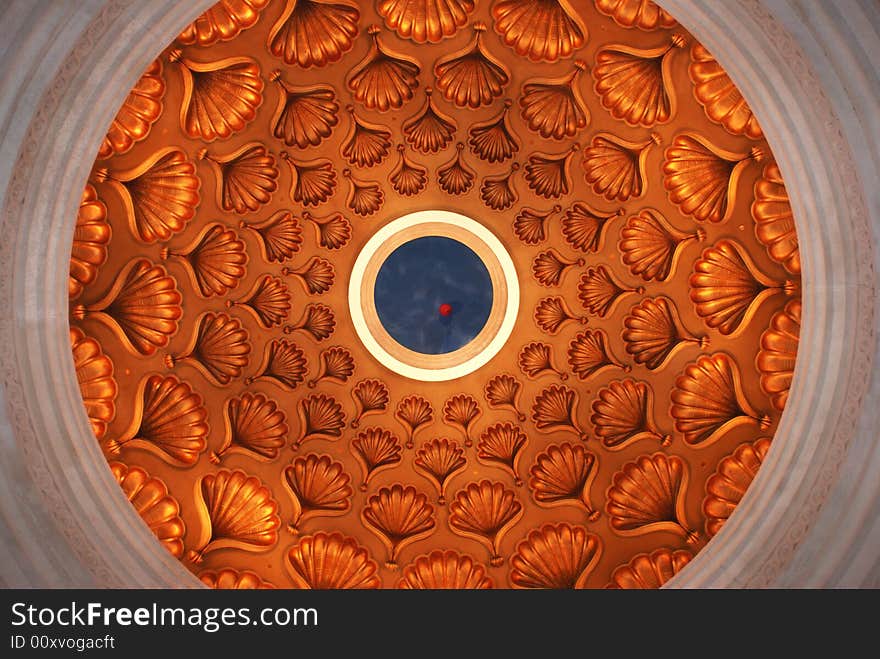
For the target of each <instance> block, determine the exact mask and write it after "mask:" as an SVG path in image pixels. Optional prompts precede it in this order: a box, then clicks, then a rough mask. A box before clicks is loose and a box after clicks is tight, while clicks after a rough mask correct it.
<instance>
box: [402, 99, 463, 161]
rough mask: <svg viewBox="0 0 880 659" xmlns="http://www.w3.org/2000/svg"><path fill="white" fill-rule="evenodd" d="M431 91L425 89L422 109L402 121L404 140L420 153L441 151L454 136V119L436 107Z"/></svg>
mask: <svg viewBox="0 0 880 659" xmlns="http://www.w3.org/2000/svg"><path fill="white" fill-rule="evenodd" d="M433 91H434V90H433V89H431V88H430V87H428V88H427V89H426V90H425V104H424V105H423V106H422V109H421V110H419V112H418V114H416V115H415V116H413V117H410V118H409V119H407V120H406V121H405V122H404V123H403V134H404V135H406V141H407V142H409V144H410V145H411V146H412V148H414V149H415V150H416V151H420V152H421V153H436V152H437V151H441V150H443V149H445V148H446V147H447V146H448V145H449V143H450V142H451V141H452V138H453V137H454V136H455V129H456V125H455V120H454V119H453V118H452V117H450V116H449V115H447V114H445V113H443V112H441V111H440V110H438V109H437V106H436V105H435V103H434V99H433V98H432V94H433Z"/></svg>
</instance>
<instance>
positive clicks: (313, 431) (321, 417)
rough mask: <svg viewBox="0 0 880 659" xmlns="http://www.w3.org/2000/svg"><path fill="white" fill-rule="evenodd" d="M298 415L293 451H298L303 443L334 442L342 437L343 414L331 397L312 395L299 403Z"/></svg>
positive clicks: (339, 406) (340, 407) (337, 403)
mask: <svg viewBox="0 0 880 659" xmlns="http://www.w3.org/2000/svg"><path fill="white" fill-rule="evenodd" d="M296 411H297V413H298V414H299V421H300V426H299V427H300V431H299V437H298V438H297V440H296V441H295V442H294V443H293V450H294V451H297V450H299V447H300V446H302V444H303V443H304V442H307V441H310V440H313V439H324V440H329V441H336V440H338V439H339V438H340V437H342V430H343V428H345V412H344V411H343V410H342V405H340V404H339V401H337V400H336V399H335V398H333V397H332V396H327V395H325V394H312V395H311V396H309V397H308V398H304V399H302V400H300V401H299V405H297V408H296Z"/></svg>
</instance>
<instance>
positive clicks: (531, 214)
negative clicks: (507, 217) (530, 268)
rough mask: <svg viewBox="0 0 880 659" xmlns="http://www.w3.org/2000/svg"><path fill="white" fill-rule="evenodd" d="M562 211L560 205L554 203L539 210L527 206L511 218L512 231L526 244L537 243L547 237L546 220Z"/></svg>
mask: <svg viewBox="0 0 880 659" xmlns="http://www.w3.org/2000/svg"><path fill="white" fill-rule="evenodd" d="M561 211H562V206H560V205H559V204H556V205H555V206H553V208H551V209H549V210H546V211H541V210H537V209H535V208H529V207H528V206H527V207H525V208H523V209H522V210H521V211H520V212H519V213H517V215H516V218H514V220H513V232H514V233H515V234H516V237H517V238H519V239H520V240H521V241H522V242H524V243H525V244H526V245H537V244H539V243H542V242H544V241H545V240H546V239H547V228H546V226H545V225H546V224H547V221H548V220H549V219H550V218H551V217H552V216H553V215H556V214H557V213H560V212H561Z"/></svg>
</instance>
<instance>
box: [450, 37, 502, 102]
mask: <svg viewBox="0 0 880 659" xmlns="http://www.w3.org/2000/svg"><path fill="white" fill-rule="evenodd" d="M485 31H486V26H485V24H483V23H474V33H475V34H474V38H473V40H472V41H471V43H470V44H468V45H467V46H466V47H465V48H463V49H462V50H459V51H456V52H454V53H451V54H449V55H446V56H445V57H442V58H440V59H439V60H437V63H436V64H434V76H435V77H436V78H437V89H439V90H440V91H441V93H442V94H443V97H444V98H445V99H446V100H447V101H451V102H453V103H455V105H457V106H458V107H460V108H463V107H470V108H473V109H476V108H479V107H480V106H482V105H489V104H490V103H492V101H494V100H495V99H496V98H497V97H499V96H501V94H502V93H504V87H505V86H506V85H507V83H509V82H510V76H509V74H508V72H507V70H506V69H505V68H504V66H503V65H502V64H501V62H499V61H498V60H496V59H495V58H494V57H492V55H490V54H489V53H488V51H486V49H485V48H484V47H483V43H482V35H483V33H484V32H485Z"/></svg>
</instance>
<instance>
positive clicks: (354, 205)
mask: <svg viewBox="0 0 880 659" xmlns="http://www.w3.org/2000/svg"><path fill="white" fill-rule="evenodd" d="M342 175H343V176H344V177H345V178H347V179H348V183H349V187H348V197H347V199H346V201H345V205H346V206H348V207H349V208H350V209H351V210H353V211H354V212H355V213H356V214H357V215H360V216H361V217H367V216H369V215H372V214H373V213H375V212H376V211H378V210H379V209H380V208H381V207H382V203H383V202H384V201H385V193H384V192H382V188H381V187H379V184H378V183H376V182H375V181H363V180H361V179H359V178H356V177H355V176H354V175H353V174H352V173H351V170H350V169H344V170H342Z"/></svg>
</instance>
